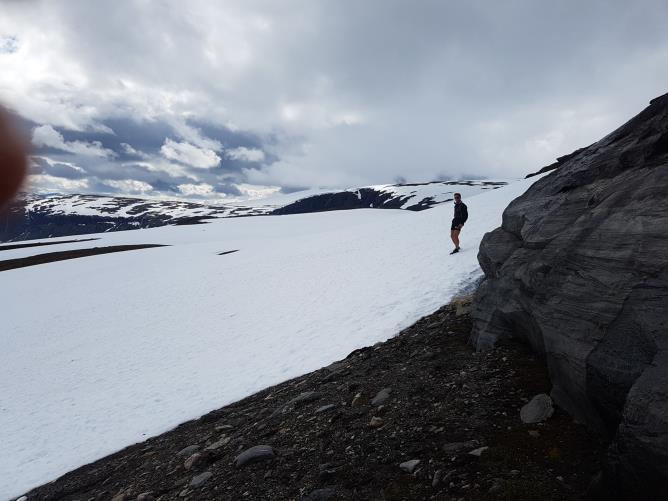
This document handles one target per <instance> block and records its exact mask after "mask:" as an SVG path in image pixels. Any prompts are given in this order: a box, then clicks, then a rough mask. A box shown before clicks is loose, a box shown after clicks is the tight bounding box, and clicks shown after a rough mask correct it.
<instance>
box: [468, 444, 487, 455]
mask: <svg viewBox="0 0 668 501" xmlns="http://www.w3.org/2000/svg"><path fill="white" fill-rule="evenodd" d="M487 449H489V447H487V446H485V447H478V448H477V449H473V450H472V451H470V452H469V454H470V455H471V456H478V457H480V456H481V455H482V453H483V452H485V451H486V450H487Z"/></svg>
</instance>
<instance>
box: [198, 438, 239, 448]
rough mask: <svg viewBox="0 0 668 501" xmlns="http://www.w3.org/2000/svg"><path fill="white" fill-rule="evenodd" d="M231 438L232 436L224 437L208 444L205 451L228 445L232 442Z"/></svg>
mask: <svg viewBox="0 0 668 501" xmlns="http://www.w3.org/2000/svg"><path fill="white" fill-rule="evenodd" d="M230 440H232V437H225V436H224V437H222V438H221V439H220V440H217V441H215V442H214V443H212V444H211V445H207V446H206V447H205V448H204V450H205V451H215V450H218V449H220V448H221V447H224V446H226V445H227V444H229V443H230Z"/></svg>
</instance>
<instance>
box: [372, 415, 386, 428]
mask: <svg viewBox="0 0 668 501" xmlns="http://www.w3.org/2000/svg"><path fill="white" fill-rule="evenodd" d="M384 424H385V422H384V421H383V419H382V418H379V417H377V416H373V417H372V418H371V421H369V426H371V428H380V427H381V426H383V425H384Z"/></svg>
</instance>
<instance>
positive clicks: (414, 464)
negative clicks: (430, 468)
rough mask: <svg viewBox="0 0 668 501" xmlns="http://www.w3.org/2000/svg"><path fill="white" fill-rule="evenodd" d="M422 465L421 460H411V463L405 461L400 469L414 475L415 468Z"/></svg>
mask: <svg viewBox="0 0 668 501" xmlns="http://www.w3.org/2000/svg"><path fill="white" fill-rule="evenodd" d="M419 464H420V460H419V459H411V460H410V461H404V462H403V463H401V464H400V465H399V468H401V469H402V470H404V471H405V472H406V473H413V472H414V471H415V468H417V466H418V465H419Z"/></svg>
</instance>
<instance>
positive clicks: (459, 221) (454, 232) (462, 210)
mask: <svg viewBox="0 0 668 501" xmlns="http://www.w3.org/2000/svg"><path fill="white" fill-rule="evenodd" d="M468 218H469V212H468V209H467V208H466V204H465V203H464V202H462V195H461V194H460V193H455V217H454V218H453V220H452V225H451V226H450V238H452V242H453V243H454V244H455V248H454V249H453V251H452V252H451V253H450V254H456V253H457V252H459V232H460V231H462V228H463V227H464V223H465V222H466V220H467V219H468Z"/></svg>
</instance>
